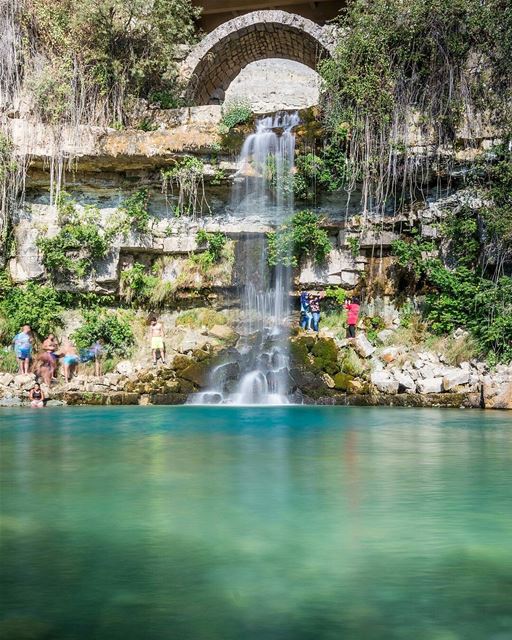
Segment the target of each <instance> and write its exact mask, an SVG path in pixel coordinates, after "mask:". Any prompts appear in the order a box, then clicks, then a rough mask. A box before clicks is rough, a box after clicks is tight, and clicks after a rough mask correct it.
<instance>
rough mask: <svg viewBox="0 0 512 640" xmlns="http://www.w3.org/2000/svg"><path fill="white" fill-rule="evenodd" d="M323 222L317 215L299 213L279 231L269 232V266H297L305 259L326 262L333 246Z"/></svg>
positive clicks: (305, 212)
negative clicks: (322, 224)
mask: <svg viewBox="0 0 512 640" xmlns="http://www.w3.org/2000/svg"><path fill="white" fill-rule="evenodd" d="M321 222H322V221H321V219H320V218H319V217H318V216H317V215H316V214H315V213H313V212H311V211H299V212H298V213H296V214H294V215H293V216H292V217H291V218H289V219H288V220H287V221H285V222H284V223H283V224H282V225H281V226H280V227H279V228H278V229H277V230H276V231H272V232H270V233H268V234H267V243H268V246H267V261H268V264H269V265H270V266H277V265H282V266H287V267H297V266H298V265H299V264H300V262H301V260H303V259H305V258H311V259H312V260H313V261H314V262H316V263H322V262H324V261H325V259H326V258H327V256H328V255H329V253H330V251H331V249H332V245H331V243H330V241H329V236H328V235H327V232H326V231H325V229H322V226H321Z"/></svg>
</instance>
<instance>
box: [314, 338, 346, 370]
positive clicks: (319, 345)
mask: <svg viewBox="0 0 512 640" xmlns="http://www.w3.org/2000/svg"><path fill="white" fill-rule="evenodd" d="M311 353H312V354H313V356H314V357H313V370H314V371H316V372H317V373H319V372H321V371H325V372H326V373H328V374H329V375H331V376H333V375H335V374H336V373H338V372H339V370H340V366H339V364H338V347H337V346H336V342H335V341H334V340H333V339H332V338H318V340H317V341H316V342H315V344H314V345H313V348H312V350H311Z"/></svg>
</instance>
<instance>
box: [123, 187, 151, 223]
mask: <svg viewBox="0 0 512 640" xmlns="http://www.w3.org/2000/svg"><path fill="white" fill-rule="evenodd" d="M148 205H149V191H148V190H147V189H139V190H138V191H136V192H135V193H133V194H132V195H131V196H129V197H128V198H126V200H124V202H122V204H121V205H119V208H118V210H119V211H120V213H121V214H122V215H123V217H124V221H125V226H124V231H126V230H128V231H129V230H130V229H133V230H134V231H136V232H137V233H147V231H148V230H149V221H150V220H151V214H150V213H149V210H148Z"/></svg>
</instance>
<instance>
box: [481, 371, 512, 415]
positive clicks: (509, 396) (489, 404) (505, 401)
mask: <svg viewBox="0 0 512 640" xmlns="http://www.w3.org/2000/svg"><path fill="white" fill-rule="evenodd" d="M487 378H488V376H487ZM482 396H483V404H484V407H485V408H486V409H512V383H511V382H509V383H507V384H503V385H495V384H493V383H492V382H489V381H488V380H487V381H486V382H484V385H483V388H482Z"/></svg>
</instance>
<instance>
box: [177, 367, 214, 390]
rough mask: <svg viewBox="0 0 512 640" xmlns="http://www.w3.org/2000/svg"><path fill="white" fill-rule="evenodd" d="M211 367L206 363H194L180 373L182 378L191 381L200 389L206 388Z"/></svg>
mask: <svg viewBox="0 0 512 640" xmlns="http://www.w3.org/2000/svg"><path fill="white" fill-rule="evenodd" d="M208 373H209V366H208V364H206V363H205V362H193V363H192V364H190V365H189V366H188V367H185V369H182V370H181V371H180V376H181V377H182V378H184V379H185V380H190V382H193V383H194V384H195V385H197V386H198V387H204V386H206V384H207V382H208Z"/></svg>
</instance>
